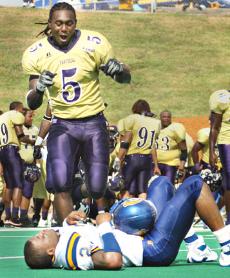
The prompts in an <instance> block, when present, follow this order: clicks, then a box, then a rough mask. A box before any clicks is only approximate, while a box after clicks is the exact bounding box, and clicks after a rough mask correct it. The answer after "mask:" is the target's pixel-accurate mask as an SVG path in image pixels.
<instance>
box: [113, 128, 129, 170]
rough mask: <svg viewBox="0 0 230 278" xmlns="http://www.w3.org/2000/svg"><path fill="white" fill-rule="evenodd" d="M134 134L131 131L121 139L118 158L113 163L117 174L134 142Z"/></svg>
mask: <svg viewBox="0 0 230 278" xmlns="http://www.w3.org/2000/svg"><path fill="white" fill-rule="evenodd" d="M132 137H133V134H132V132H131V131H126V132H125V133H124V135H122V136H121V138H120V148H119V151H118V155H117V157H116V158H115V159H114V162H113V169H114V170H115V171H116V172H119V171H120V168H121V165H122V163H123V162H124V159H125V156H126V154H127V152H128V150H129V146H130V143H131V141H132Z"/></svg>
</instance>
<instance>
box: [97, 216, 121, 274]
mask: <svg viewBox="0 0 230 278" xmlns="http://www.w3.org/2000/svg"><path fill="white" fill-rule="evenodd" d="M110 221H111V214H110V213H108V212H106V213H101V214H98V215H97V217H96V223H97V225H100V224H102V223H104V222H110ZM92 260H93V264H94V268H95V269H120V268H121V267H122V255H121V253H117V252H103V251H98V252H96V253H94V254H92Z"/></svg>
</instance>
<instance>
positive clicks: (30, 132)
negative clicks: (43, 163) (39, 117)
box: [19, 125, 38, 163]
mask: <svg viewBox="0 0 230 278" xmlns="http://www.w3.org/2000/svg"><path fill="white" fill-rule="evenodd" d="M23 132H24V134H25V135H27V136H29V138H30V139H31V140H36V138H37V136H38V128H37V127H36V126H34V125H33V126H31V127H29V128H27V127H26V126H23ZM33 152H34V146H33V145H30V144H26V143H23V142H21V145H20V151H19V154H20V156H21V158H22V159H23V160H24V161H25V162H26V163H33V161H34V157H33Z"/></svg>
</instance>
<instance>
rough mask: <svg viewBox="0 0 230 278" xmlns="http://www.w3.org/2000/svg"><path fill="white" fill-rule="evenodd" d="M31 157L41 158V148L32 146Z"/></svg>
mask: <svg viewBox="0 0 230 278" xmlns="http://www.w3.org/2000/svg"><path fill="white" fill-rule="evenodd" d="M33 157H34V159H41V158H42V152H41V146H34V152H33Z"/></svg>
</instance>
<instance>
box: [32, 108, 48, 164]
mask: <svg viewBox="0 0 230 278" xmlns="http://www.w3.org/2000/svg"><path fill="white" fill-rule="evenodd" d="M51 124H52V112H51V108H50V105H49V103H48V105H47V108H46V113H45V115H44V116H43V119H42V122H41V124H40V128H39V132H38V136H37V139H36V141H35V146H34V153H33V156H34V159H40V158H41V157H42V154H41V147H42V144H43V141H44V138H45V137H46V135H47V134H48V132H49V129H50V126H51Z"/></svg>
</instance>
